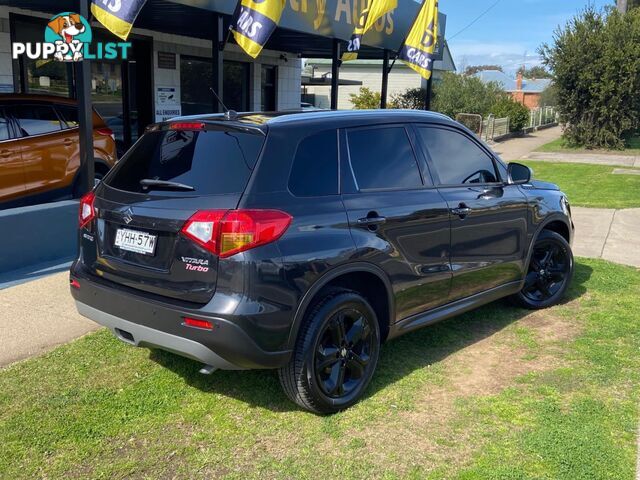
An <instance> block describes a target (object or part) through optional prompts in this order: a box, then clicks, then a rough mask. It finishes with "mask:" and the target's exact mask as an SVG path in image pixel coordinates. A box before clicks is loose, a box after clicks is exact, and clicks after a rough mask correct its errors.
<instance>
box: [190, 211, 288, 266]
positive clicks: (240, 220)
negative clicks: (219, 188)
mask: <svg viewBox="0 0 640 480" xmlns="http://www.w3.org/2000/svg"><path fill="white" fill-rule="evenodd" d="M291 219H292V217H291V215H289V214H288V213H285V212H281V211H279V210H228V211H227V210H202V211H199V212H196V213H195V214H194V215H193V216H192V217H191V218H190V219H189V220H187V223H185V224H184V226H183V227H182V234H183V235H185V236H186V237H188V238H190V239H191V240H193V241H195V242H196V243H198V244H199V245H201V246H202V247H204V248H206V249H207V250H209V251H210V252H212V253H214V254H216V255H218V256H220V257H222V258H225V257H230V256H231V255H235V254H236V253H239V252H244V251H245V250H249V249H251V248H255V247H257V246H260V245H265V244H267V243H271V242H273V241H275V240H277V239H278V238H280V237H281V236H282V235H283V234H284V232H286V230H287V228H289V225H290V224H291Z"/></svg>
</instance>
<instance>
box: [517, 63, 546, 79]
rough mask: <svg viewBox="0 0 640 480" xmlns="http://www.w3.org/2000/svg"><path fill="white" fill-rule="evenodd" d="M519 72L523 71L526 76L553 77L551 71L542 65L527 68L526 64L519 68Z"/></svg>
mask: <svg viewBox="0 0 640 480" xmlns="http://www.w3.org/2000/svg"><path fill="white" fill-rule="evenodd" d="M518 73H522V76H523V77H524V78H552V77H553V75H551V72H549V71H548V70H547V69H546V68H544V67H541V66H540V65H536V66H534V67H531V68H526V67H524V66H522V67H520V68H519V69H518Z"/></svg>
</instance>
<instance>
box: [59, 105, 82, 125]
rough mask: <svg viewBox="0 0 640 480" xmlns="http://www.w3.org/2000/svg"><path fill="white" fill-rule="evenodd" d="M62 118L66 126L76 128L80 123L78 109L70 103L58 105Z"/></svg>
mask: <svg viewBox="0 0 640 480" xmlns="http://www.w3.org/2000/svg"><path fill="white" fill-rule="evenodd" d="M56 108H57V109H58V113H59V114H60V116H61V117H62V120H63V121H64V123H65V124H66V128H75V127H77V126H79V125H80V122H79V121H78V109H77V108H76V107H72V106H70V105H58V106H57V107H56Z"/></svg>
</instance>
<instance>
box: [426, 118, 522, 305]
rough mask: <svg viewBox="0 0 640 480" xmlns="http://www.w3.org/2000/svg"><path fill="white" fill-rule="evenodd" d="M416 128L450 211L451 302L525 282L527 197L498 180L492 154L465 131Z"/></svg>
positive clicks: (428, 127)
mask: <svg viewBox="0 0 640 480" xmlns="http://www.w3.org/2000/svg"><path fill="white" fill-rule="evenodd" d="M416 130H417V132H418V138H419V140H420V143H421V145H422V147H423V148H425V152H426V153H427V154H428V159H429V162H430V167H431V171H432V173H433V174H434V178H435V180H436V182H437V184H438V189H439V190H440V192H441V194H442V195H443V196H444V198H445V199H446V201H447V204H448V207H449V209H450V211H451V265H452V270H453V280H452V284H451V295H450V300H456V299H459V298H463V297H467V296H470V295H473V294H475V293H479V292H482V291H485V290H489V289H491V288H494V287H497V286H500V285H504V284H506V283H509V282H513V281H518V280H521V279H522V277H523V275H524V261H525V254H526V253H525V249H526V234H527V211H528V210H527V200H526V197H525V196H524V195H523V194H522V192H520V189H519V188H518V187H517V186H516V185H507V184H506V183H505V182H504V181H503V180H502V179H501V178H500V175H499V173H498V170H497V169H496V165H495V160H494V159H493V158H492V157H491V156H490V155H489V152H487V151H486V150H485V149H484V147H482V146H481V145H480V144H479V143H478V142H477V141H476V140H475V139H473V138H471V137H470V136H469V135H467V134H466V133H464V132H462V131H460V130H457V129H453V128H447V127H439V126H438V127H436V126H417V128H416Z"/></svg>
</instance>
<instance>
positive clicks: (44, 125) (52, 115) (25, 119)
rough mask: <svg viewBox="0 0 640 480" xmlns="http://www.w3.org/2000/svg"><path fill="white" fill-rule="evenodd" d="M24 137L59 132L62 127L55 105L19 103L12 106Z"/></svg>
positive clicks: (12, 111)
mask: <svg viewBox="0 0 640 480" xmlns="http://www.w3.org/2000/svg"><path fill="white" fill-rule="evenodd" d="M11 113H12V114H13V116H14V117H15V119H16V120H17V121H18V125H19V127H20V133H21V134H22V136H23V137H25V136H31V135H41V134H43V133H51V132H57V131H59V130H61V129H62V125H61V124H60V119H59V118H58V115H56V112H55V111H54V109H53V107H50V106H47V105H19V106H15V107H12V108H11Z"/></svg>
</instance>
